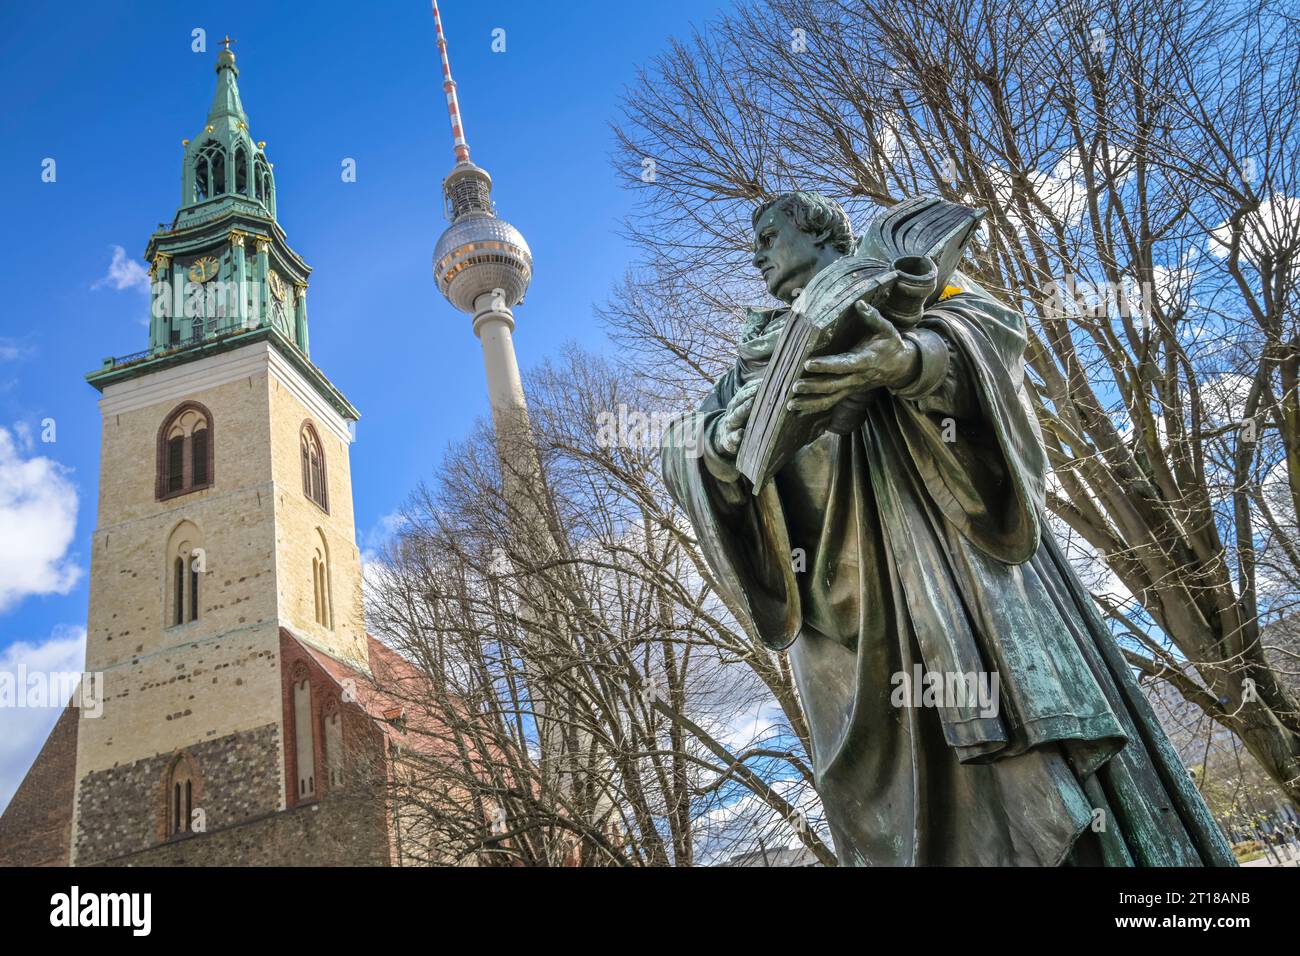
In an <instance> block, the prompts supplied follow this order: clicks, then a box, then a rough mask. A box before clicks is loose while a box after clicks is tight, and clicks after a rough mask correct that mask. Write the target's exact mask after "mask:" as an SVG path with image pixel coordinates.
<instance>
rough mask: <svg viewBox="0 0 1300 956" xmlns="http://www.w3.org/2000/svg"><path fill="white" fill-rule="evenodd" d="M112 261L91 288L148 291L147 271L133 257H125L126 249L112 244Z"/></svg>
mask: <svg viewBox="0 0 1300 956" xmlns="http://www.w3.org/2000/svg"><path fill="white" fill-rule="evenodd" d="M111 248H112V250H113V261H112V262H110V263H109V264H108V272H106V273H105V274H104V276H103V277H102V278H100V279H96V280H95V282H94V283H93V284H92V285H91V288H92V289H102V288H104V287H106V286H107V287H108V288H110V289H114V290H116V291H118V292H121V291H122V290H123V289H139V290H140V291H142V292H148V291H149V271H148V270H147V269H145V267H144V266H142V265H141V264H140V263H138V262H136V261H135V260H134V259H130V258H127V255H126V250H125V249H123V248H122V247H121V246H112V247H111Z"/></svg>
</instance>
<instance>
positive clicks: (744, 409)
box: [713, 379, 760, 458]
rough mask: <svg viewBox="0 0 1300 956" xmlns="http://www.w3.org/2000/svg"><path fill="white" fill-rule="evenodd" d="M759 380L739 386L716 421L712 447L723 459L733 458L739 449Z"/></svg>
mask: <svg viewBox="0 0 1300 956" xmlns="http://www.w3.org/2000/svg"><path fill="white" fill-rule="evenodd" d="M759 381H760V380H759V379H753V380H751V381H749V382H746V383H745V384H744V385H742V386H740V388H739V389H738V390H737V392H736V394H735V395H733V396H732V397H731V401H729V402H728V403H727V410H726V412H724V413H723V415H722V418H720V419H719V420H718V425H717V429H716V430H715V432H714V440H713V446H714V448H716V449H717V451H718V453H719V454H721V455H722V456H723V457H725V458H735V457H736V452H737V451H738V450H739V449H740V440H741V439H742V438H744V437H745V425H746V424H748V422H749V413H750V412H751V411H752V410H753V408H754V396H755V395H756V394H757V393H758V386H759Z"/></svg>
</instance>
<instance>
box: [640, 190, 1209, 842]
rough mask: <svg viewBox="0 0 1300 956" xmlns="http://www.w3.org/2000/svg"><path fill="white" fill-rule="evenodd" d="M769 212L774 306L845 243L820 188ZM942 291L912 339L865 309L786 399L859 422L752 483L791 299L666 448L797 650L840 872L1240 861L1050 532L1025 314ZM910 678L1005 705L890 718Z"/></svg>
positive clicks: (769, 317) (768, 267)
mask: <svg viewBox="0 0 1300 956" xmlns="http://www.w3.org/2000/svg"><path fill="white" fill-rule="evenodd" d="M760 212H761V215H757V216H756V217H755V227H756V233H755V256H754V264H755V266H756V267H758V268H760V270H762V272H763V274H764V278H765V279H766V280H767V284H768V288H769V290H770V291H771V292H772V293H773V294H774V295H775V296H776V297H777V298H778V299H781V300H782V301H784V302H786V303H790V302H792V301H793V300H794V299H795V296H796V293H797V292H798V291H799V290H800V289H802V288H803V287H804V286H805V285H807V283H808V281H809V280H810V279H811V277H812V276H813V275H815V274H816V273H817V272H818V271H820V270H821V269H822V268H824V267H825V266H826V265H828V264H829V263H830V262H833V261H835V260H836V259H837V258H838V257H840V256H842V255H845V254H846V253H849V254H853V253H855V252H856V250H855V249H854V247H853V245H852V243H851V241H850V242H845V241H844V238H845V237H844V234H845V232H846V231H848V221H847V218H846V217H844V214H843V212H842V210H840V209H839V207H838V206H837V205H836V204H834V203H832V202H830V201H829V200H826V199H824V198H822V197H818V196H813V195H810V194H806V193H805V194H792V195H791V196H787V197H782V198H781V200H780V201H778V202H777V203H776V204H775V205H771V206H769V207H768V208H766V209H763V210H761V211H760ZM849 238H850V240H851V235H850V237H849ZM872 251H873V252H874V253H875V254H877V255H878V254H879V253H880V250H879V249H875V250H872ZM952 283H953V285H954V286H957V287H959V288H960V290H961V291H960V292H956V293H954V292H953V291H952V289H949V291H948V295H947V296H946V297H945V298H943V300H942V301H938V302H935V303H934V304H932V305H931V306H930V307H929V308H927V309H926V310H925V312H924V315H923V317H922V319H921V321H920V323H919V325H918V326H916V327H915V328H912V327H911V326H910V324H909V325H908V327H907V328H905V329H904V330H903V331H902V333H901V334H900V331H899V329H897V328H894V327H893V326H891V325H890V324H889V323H888V321H887V317H881V316H880V315H879V314H875V313H872V314H867V313H868V312H870V310H867V311H866V312H864V328H863V335H864V339H863V344H862V345H861V346H859V347H858V348H857V349H855V350H853V351H852V352H851V353H846V355H845V356H844V357H842V358H838V359H835V360H833V361H830V362H827V363H825V364H824V365H822V366H820V368H821V371H820V373H819V374H813V373H811V372H810V373H809V374H808V375H807V376H806V382H804V383H803V384H804V385H805V386H806V387H805V388H799V387H798V386H797V387H796V388H797V389H798V390H800V391H801V392H805V393H806V397H804V398H801V399H799V401H800V402H803V403H805V404H806V405H807V406H808V407H809V408H818V407H820V408H825V407H835V408H837V409H838V408H840V407H844V408H848V409H849V412H848V413H846V415H844V416H841V417H842V420H843V421H846V422H849V423H850V424H849V425H848V426H847V427H844V428H841V429H836V430H837V431H843V432H844V433H843V434H836V433H834V432H833V431H827V432H825V433H823V434H821V435H820V437H817V438H815V439H814V440H813V441H811V442H810V443H809V444H807V445H806V446H805V447H804V448H803V449H802V451H800V452H799V453H798V454H797V455H796V456H795V457H794V459H792V460H791V461H790V462H789V463H788V464H787V465H786V466H785V467H784V468H783V469H782V470H781V471H779V472H778V473H777V475H776V477H775V478H774V479H773V480H772V481H771V482H769V483H768V484H767V485H766V486H764V487H763V488H761V489H760V491H759V494H757V495H754V494H753V493H752V489H751V488H750V487H748V484H747V481H746V480H745V479H742V478H741V477H740V476H739V474H738V472H737V471H736V469H735V463H734V456H735V444H736V440H735V439H736V436H735V434H734V432H735V429H736V428H737V427H739V426H743V423H744V420H745V416H746V408H745V403H746V398H745V396H746V394H752V392H753V383H755V382H757V380H758V379H759V378H760V377H761V376H762V374H763V371H764V369H765V367H766V365H767V361H768V359H769V357H770V355H771V352H772V348H773V345H774V343H775V341H776V338H777V336H778V334H779V329H780V328H781V326H782V324H783V323H784V321H785V319H786V317H787V315H788V313H789V310H788V308H778V309H773V310H765V311H754V312H751V314H750V317H749V321H748V323H747V325H746V328H745V332H744V334H743V336H742V341H741V344H740V348H739V356H738V359H737V362H736V365H735V367H734V368H733V369H732V370H731V371H729V372H728V373H727V374H726V375H725V376H723V378H722V379H721V380H719V381H718V382H717V384H716V385H715V386H714V389H713V391H712V392H711V393H710V394H709V396H708V397H707V398H706V399H705V400H704V402H703V403H702V404H701V405H700V407H699V409H698V410H697V411H696V412H694V413H693V414H691V415H689V416H686V417H684V418H683V419H681V420H679V421H678V422H677V423H675V424H674V426H673V427H672V428H671V429H670V430H669V433H668V435H667V436H666V439H665V442H664V448H663V459H664V472H665V477H666V479H667V482H668V485H669V487H670V488H671V490H672V493H673V495H674V497H675V498H676V500H677V501H678V503H679V504H680V505H681V506H682V507H683V509H684V510H685V511H686V513H687V514H688V516H689V517H690V520H691V522H692V524H693V526H694V528H695V530H696V533H697V535H698V537H699V540H700V543H701V547H702V549H703V550H704V553H705V555H706V556H707V558H708V560H709V563H710V565H711V566H712V568H713V570H714V571H715V573H716V575H717V578H718V580H719V582H720V586H721V587H722V588H723V590H724V591H725V592H726V593H725V595H724V596H725V597H727V598H728V599H729V601H730V602H731V604H732V606H733V607H736V608H738V609H740V610H741V612H742V613H745V614H747V615H748V616H749V617H750V618H751V620H752V621H753V624H754V626H755V628H756V629H757V632H758V634H759V635H760V637H761V638H762V639H763V641H764V642H765V643H767V644H768V645H769V646H771V647H772V648H785V649H787V650H788V653H789V657H790V663H791V666H792V669H793V671H794V674H795V678H796V682H797V686H798V688H799V693H800V698H801V700H802V703H803V706H804V709H805V712H806V714H807V717H808V723H809V727H810V730H811V736H812V740H811V744H812V757H813V762H814V767H815V773H816V783H817V788H818V791H819V793H820V795H821V798H822V801H823V804H824V806H825V810H826V816H827V820H828V823H829V825H830V829H831V833H832V836H833V839H834V841H835V845H836V849H837V851H838V854H839V856H840V859H841V861H842V862H843V863H845V864H847V865H933V864H941V865H1061V864H1074V865H1108V866H1188V865H1191V866H1195V865H1218V866H1229V865H1233V863H1234V860H1233V857H1232V854H1231V851H1230V849H1229V847H1228V845H1227V843H1226V842H1225V841H1224V839H1223V837H1222V835H1221V833H1220V832H1219V830H1218V827H1217V826H1216V824H1215V823H1214V821H1213V819H1212V817H1211V816H1210V814H1209V812H1208V810H1207V809H1206V807H1205V804H1204V802H1203V801H1202V799H1201V797H1200V795H1199V793H1198V792H1197V791H1196V789H1195V787H1194V786H1193V784H1192V781H1191V779H1190V777H1189V775H1188V773H1187V771H1186V769H1185V768H1184V767H1183V765H1182V763H1181V762H1180V761H1179V759H1178V756H1177V754H1176V753H1175V752H1174V750H1173V748H1172V746H1171V745H1170V743H1169V741H1168V739H1167V738H1166V736H1165V734H1164V732H1163V731H1162V730H1161V728H1160V725H1159V723H1158V721H1157V720H1156V717H1155V715H1154V714H1153V712H1152V711H1151V708H1150V706H1149V705H1148V704H1147V702H1146V699H1145V698H1144V697H1143V695H1142V693H1141V690H1140V689H1139V688H1138V686H1137V684H1136V681H1135V680H1134V678H1133V675H1132V673H1131V671H1130V668H1129V667H1128V665H1127V664H1126V663H1125V661H1124V658H1123V655H1122V653H1121V652H1120V650H1119V648H1118V646H1117V645H1116V644H1115V642H1114V640H1113V639H1112V638H1111V636H1110V634H1109V633H1108V631H1107V629H1106V627H1105V625H1104V623H1103V622H1102V620H1101V619H1100V617H1099V615H1098V613H1097V611H1096V608H1095V607H1094V606H1093V604H1092V601H1091V598H1090V597H1089V596H1088V594H1087V592H1086V590H1085V589H1084V588H1083V587H1082V586H1081V585H1080V583H1079V581H1078V580H1077V578H1076V576H1075V575H1074V573H1073V571H1072V570H1071V568H1070V566H1069V564H1068V562H1067V561H1066V560H1065V558H1064V556H1063V554H1062V552H1061V550H1060V548H1059V547H1058V545H1057V544H1056V542H1055V541H1054V540H1053V538H1052V535H1051V533H1050V531H1048V530H1047V527H1046V522H1045V520H1044V518H1043V514H1044V510H1043V508H1044V506H1043V500H1044V485H1045V481H1046V465H1047V460H1046V455H1045V453H1044V450H1043V446H1042V441H1041V437H1040V434H1039V431H1038V425H1037V421H1036V419H1035V417H1034V415H1033V412H1032V410H1031V407H1030V405H1029V402H1028V400H1027V396H1026V394H1025V391H1024V387H1023V374H1024V365H1023V350H1024V346H1025V339H1026V332H1025V324H1024V319H1023V317H1022V316H1021V315H1020V314H1019V313H1018V312H1016V311H1014V310H1013V309H1011V308H1008V307H1007V306H1006V305H1004V304H1002V303H1001V302H999V301H998V300H997V299H995V298H994V297H993V296H991V295H989V294H988V293H987V292H985V291H984V290H983V289H981V288H980V287H979V286H978V285H977V284H975V283H974V282H972V281H971V280H970V279H968V278H966V277H964V276H962V275H960V274H957V275H956V276H954V278H953V280H952ZM814 305H815V304H814ZM747 386H748V387H747ZM737 396H739V397H737ZM794 553H799V554H802V555H804V556H805V558H806V565H805V567H806V570H798V569H797V568H798V566H797V565H796V564H795V562H793V561H792V557H791V556H792V554H794ZM917 673H925V674H934V675H942V676H945V677H946V678H948V679H951V677H952V675H959V674H975V675H996V677H997V680H998V693H997V706H996V707H995V708H988V707H985V706H981V704H980V702H978V701H976V700H973V699H971V698H970V696H967V697H964V698H963V697H961V696H957V697H954V698H951V699H947V700H940V701H939V702H938V703H939V704H940V706H914V704H915V699H914V698H912V697H910V696H907V695H904V696H903V698H902V699H901V704H902V705H901V706H900V695H899V693H898V691H899V688H900V677H899V675H907V679H908V680H909V681H910V680H912V679H914V675H916V674H917Z"/></svg>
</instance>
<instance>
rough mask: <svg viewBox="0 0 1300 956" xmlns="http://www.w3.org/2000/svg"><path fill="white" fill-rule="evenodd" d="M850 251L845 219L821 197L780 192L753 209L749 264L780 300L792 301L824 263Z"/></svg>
mask: <svg viewBox="0 0 1300 956" xmlns="http://www.w3.org/2000/svg"><path fill="white" fill-rule="evenodd" d="M852 251H853V226H852V225H851V224H850V223H849V217H848V216H847V215H845V212H844V210H843V209H842V208H841V207H840V204H839V203H837V202H835V201H833V200H830V199H827V198H826V197H825V196H819V195H817V194H816V193H809V192H802V191H800V192H793V193H783V194H782V195H780V196H777V197H776V198H775V199H772V200H769V201H768V202H765V203H763V204H762V205H761V206H759V207H758V208H757V209H755V210H754V258H753V263H754V268H756V269H758V270H759V272H761V273H762V274H763V280H764V281H765V282H766V283H767V288H768V291H769V292H771V293H772V294H773V295H774V296H776V297H777V298H778V299H780V300H781V301H782V302H787V303H788V302H793V301H794V297H795V293H796V292H797V290H799V289H802V288H803V287H804V286H806V285H807V284H808V281H809V280H810V279H811V278H812V277H813V276H815V275H816V274H817V273H818V272H820V271H821V270H822V268H823V267H825V266H827V265H829V264H830V263H832V262H834V261H835V260H836V259H838V258H840V256H844V255H848V254H849V253H850V252H852Z"/></svg>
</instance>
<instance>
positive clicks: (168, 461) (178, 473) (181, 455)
mask: <svg viewBox="0 0 1300 956" xmlns="http://www.w3.org/2000/svg"><path fill="white" fill-rule="evenodd" d="M212 454H213V447H212V415H211V414H210V413H209V412H208V410H207V408H206V407H204V406H203V405H200V404H199V403H198V402H185V403H184V404H182V405H179V406H178V407H177V408H175V409H174V410H173V411H172V413H171V414H170V415H168V416H167V418H166V419H165V420H164V421H163V423H162V427H161V428H159V429H158V478H157V482H156V486H155V491H154V494H155V497H157V498H158V500H160V501H161V500H162V499H164V498H173V497H175V496H177V495H184V494H189V493H190V492H191V491H198V490H199V489H201V488H208V487H210V486H211V485H212V470H213V468H212V466H213V460H212Z"/></svg>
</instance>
